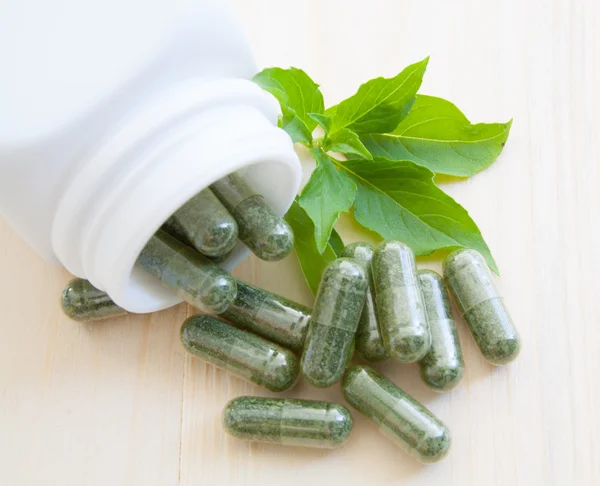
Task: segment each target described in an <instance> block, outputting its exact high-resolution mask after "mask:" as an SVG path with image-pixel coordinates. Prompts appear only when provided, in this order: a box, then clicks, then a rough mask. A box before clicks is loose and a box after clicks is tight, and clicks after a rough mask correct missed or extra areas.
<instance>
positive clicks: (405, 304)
mask: <svg viewBox="0 0 600 486" xmlns="http://www.w3.org/2000/svg"><path fill="white" fill-rule="evenodd" d="M371 269H372V271H373V285H374V287H375V304H376V306H377V315H378V317H379V328H380V330H381V337H382V338H383V345H384V346H385V349H386V350H387V352H388V353H389V355H390V357H391V358H393V359H396V360H398V361H400V362H403V363H409V362H413V361H418V360H420V359H422V358H423V357H424V356H425V355H426V354H427V352H428V351H429V347H430V346H431V335H430V332H429V326H428V325H427V318H426V316H425V306H424V304H423V295H422V293H421V288H420V286H419V281H418V278H417V264H416V261H415V255H414V253H413V251H412V250H411V249H410V247H409V246H407V245H405V244H404V243H401V242H399V241H385V242H383V243H382V244H381V245H380V246H379V248H377V249H376V250H375V253H374V254H373V259H372V260H371Z"/></svg>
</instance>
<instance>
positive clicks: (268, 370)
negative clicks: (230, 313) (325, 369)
mask: <svg viewBox="0 0 600 486" xmlns="http://www.w3.org/2000/svg"><path fill="white" fill-rule="evenodd" d="M181 342H182V343H183V345H184V346H185V348H186V349H187V350H188V351H189V352H190V353H191V354H193V355H194V356H198V357H199V358H202V359H203V360H205V361H208V362H209V363H212V364H214V365H215V366H218V367H219V368H222V369H224V370H227V371H231V372H232V373H233V374H235V375H237V376H239V377H240V378H243V379H245V380H248V381H251V382H253V383H256V384H257V385H260V386H264V387H265V388H267V389H269V390H271V391H274V392H282V391H285V390H289V389H290V388H291V387H292V386H294V384H295V383H296V381H297V379H298V374H299V372H300V368H299V366H298V359H297V358H296V356H295V355H294V353H292V352H291V351H288V350H287V349H285V348H282V347H281V346H278V345H277V344H273V343H271V342H269V341H267V340H265V339H263V338H261V337H259V336H256V335H254V334H251V333H249V332H246V331H242V330H241V329H237V328H235V327H233V326H232V325H230V324H227V323H226V322H223V321H220V320H218V319H215V318H214V317H211V316H192V317H190V318H188V319H187V320H186V321H185V322H184V323H183V326H182V327H181Z"/></svg>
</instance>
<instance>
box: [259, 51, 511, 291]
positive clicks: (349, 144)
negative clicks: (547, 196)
mask: <svg viewBox="0 0 600 486" xmlns="http://www.w3.org/2000/svg"><path fill="white" fill-rule="evenodd" d="M428 62H429V58H426V59H424V60H422V61H420V62H417V63H415V64H412V65H410V66H408V67H407V68H405V69H404V70H403V71H401V72H400V73H399V74H397V75H396V76H394V77H392V78H375V79H372V80H370V81H367V82H366V83H364V84H362V85H361V86H360V87H359V89H358V91H357V92H356V93H355V94H354V95H352V96H351V97H349V98H347V99H346V100H344V101H342V102H341V103H339V104H337V105H335V106H333V107H331V108H328V109H327V110H325V104H324V100H323V95H322V93H321V91H320V89H319V85H318V84H316V83H315V82H314V81H313V80H312V79H311V78H310V77H309V76H308V75H307V74H306V73H305V72H304V71H302V70H301V69H297V68H289V69H282V68H267V69H264V70H263V71H261V72H260V73H258V74H257V75H256V76H255V77H254V79H253V80H254V82H255V83H257V84H258V85H259V86H261V87H262V88H263V89H265V90H267V91H268V92H270V93H271V94H272V95H274V96H275V97H276V98H277V100H278V101H279V103H280V105H281V111H282V115H281V117H280V119H279V125H280V127H281V128H283V129H284V130H285V131H286V132H287V133H288V134H289V135H290V137H291V138H292V140H293V141H294V142H295V143H300V144H302V145H304V146H306V147H307V148H308V149H309V150H310V152H311V154H312V156H313V157H314V158H315V161H316V163H317V166H316V169H315V170H314V171H313V173H312V174H311V177H310V179H309V180H308V182H307V184H306V185H305V186H304V188H303V190H302V192H301V194H300V195H299V196H298V197H297V198H296V201H294V203H293V205H292V207H291V208H290V210H289V211H288V213H287V215H286V220H287V221H288V223H289V224H290V225H291V226H292V227H293V229H294V231H295V235H296V243H295V250H296V255H297V257H298V260H299V262H300V265H301V267H302V271H303V272H304V276H305V277H306V280H307V282H308V285H309V286H310V288H311V290H312V291H313V292H316V289H317V286H318V283H319V280H320V278H321V274H322V272H323V270H324V268H325V267H326V266H327V264H328V263H329V262H331V261H333V260H334V259H335V258H336V257H337V255H338V253H339V251H340V248H341V247H343V242H342V240H341V238H340V237H339V235H338V234H337V233H336V232H335V229H334V227H335V224H336V222H337V220H338V218H339V216H340V214H341V213H351V217H353V218H354V219H355V220H356V221H357V222H358V223H359V224H360V225H361V226H363V227H364V228H367V229H369V230H371V231H374V232H375V233H377V234H378V235H380V236H381V237H382V238H384V239H398V240H402V241H403V242H405V243H406V244H408V245H409V246H410V247H411V248H412V249H413V250H414V252H415V254H417V255H428V254H431V253H433V252H435V251H437V250H440V249H453V248H473V249H475V250H477V251H479V252H480V253H482V254H483V255H484V257H485V259H486V261H487V262H488V264H489V265H490V267H491V269H492V270H493V271H494V272H496V273H498V269H497V266H496V263H495V261H494V259H493V257H492V254H491V252H490V249H489V248H488V246H487V244H486V242H485V240H484V239H483V236H482V235H481V232H480V230H479V228H478V227H477V225H476V224H475V222H474V221H473V220H472V219H471V217H470V216H469V213H468V212H467V211H466V210H465V209H464V208H463V207H462V206H461V205H460V204H458V203H457V202H456V201H455V200H454V199H452V198H451V197H450V196H448V195H447V194H446V193H445V192H444V191H442V190H441V189H440V188H439V187H438V186H437V185H436V184H435V181H434V176H435V174H443V175H450V176H455V177H470V176H472V175H473V174H476V173H477V172H479V171H481V170H483V169H485V168H487V167H489V166H490V165H491V164H492V163H493V162H494V161H495V160H496V159H497V157H498V156H499V155H500V153H501V152H502V149H503V147H504V144H505V143H506V140H507V138H508V134H509V132H510V127H511V123H512V121H509V122H507V123H478V124H472V123H471V122H470V121H469V120H468V119H467V117H466V116H465V115H464V114H463V113H462V112H461V111H460V110H459V109H458V108H457V107H456V106H455V105H454V104H452V103H450V102H449V101H446V100H444V99H442V98H436V97H434V96H427V95H421V94H417V92H418V90H419V88H420V87H421V83H422V80H423V75H424V74H425V70H426V68H427V64H428ZM318 126H319V127H321V129H322V135H321V136H319V137H315V136H314V135H313V134H314V132H315V129H316V128H317V127H318ZM339 154H341V155H342V156H343V158H344V159H345V160H341V157H340V156H339ZM351 209H353V211H350V210H351Z"/></svg>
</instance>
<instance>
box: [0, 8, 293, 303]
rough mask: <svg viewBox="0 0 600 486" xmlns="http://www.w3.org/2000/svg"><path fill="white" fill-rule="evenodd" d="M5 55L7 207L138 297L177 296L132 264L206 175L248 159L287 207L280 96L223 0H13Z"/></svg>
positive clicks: (79, 268)
mask: <svg viewBox="0 0 600 486" xmlns="http://www.w3.org/2000/svg"><path fill="white" fill-rule="evenodd" d="M0 69H1V72H2V74H1V75H0V215H1V216H2V217H4V218H6V219H7V220H8V221H9V222H10V223H11V224H12V225H13V226H14V228H15V229H16V230H17V231H18V232H19V233H20V234H21V235H22V236H23V237H24V238H25V239H26V240H27V241H28V243H29V244H30V245H31V246H32V247H33V248H34V249H35V250H36V251H37V252H38V253H39V254H40V255H42V256H43V257H44V258H45V259H47V260H49V261H53V262H55V263H58V264H62V265H64V267H66V268H67V269H68V270H69V271H70V272H72V273H73V274H75V275H76V276H78V277H81V278H86V279H89V280H90V281H91V282H92V284H93V285H94V286H96V287H98V288H100V289H102V290H105V291H106V292H108V294H109V295H110V296H111V297H112V299H113V300H114V301H115V302H116V303H117V304H118V305H120V306H121V307H123V308H125V309H127V310H129V311H132V312H151V311H155V310H158V309H162V308H165V307H168V306H170V305H173V304H175V303H177V302H179V299H178V298H177V297H175V296H173V295H172V294H171V293H170V292H169V291H167V290H166V289H164V288H163V287H162V286H161V285H160V283H158V281H154V279H153V278H152V277H150V276H149V275H146V273H145V272H144V271H143V270H141V269H138V268H137V267H135V266H134V264H135V260H136V258H137V256H138V254H139V252H140V251H141V249H142V248H143V246H144V244H145V243H146V242H147V241H148V239H149V238H150V237H151V235H152V234H153V233H154V232H155V231H156V230H157V229H158V228H159V227H160V226H161V224H162V223H163V222H164V221H165V220H166V219H167V218H168V216H169V215H170V214H172V213H173V212H175V211H176V210H177V209H178V208H179V207H180V206H182V205H183V204H184V203H185V202H186V201H187V200H189V199H190V198H191V197H193V196H194V195H195V194H197V193H198V192H199V191H200V190H202V189H204V188H205V187H207V186H208V185H209V184H211V183H212V182H214V181H215V180H217V179H219V178H221V177H223V176H225V175H227V174H229V173H231V172H233V171H234V170H238V169H242V171H243V173H244V174H245V177H246V178H247V179H248V180H249V181H250V182H251V183H252V184H253V185H254V186H255V187H256V188H257V189H258V190H259V191H260V192H261V193H262V194H263V195H264V197H265V198H266V200H267V201H268V202H269V203H270V204H271V205H273V206H274V207H275V209H276V210H277V211H278V212H279V213H280V214H283V213H284V212H285V211H286V210H287V208H288V207H289V205H290V204H291V202H292V200H293V197H294V195H295V194H296V191H297V189H298V186H299V184H300V179H301V168H300V163H299V161H298V158H297V156H296V154H295V153H294V150H293V145H292V142H291V140H290V138H289V137H288V136H287V134H286V133H285V132H284V131H283V130H281V129H279V128H277V117H278V114H279V107H278V104H277V102H276V100H275V99H274V98H273V97H271V95H269V94H267V93H266V92H264V91H262V90H261V89H260V88H258V87H257V86H255V85H254V84H253V83H252V82H251V81H250V78H251V77H252V75H254V74H255V72H256V67H255V65H254V62H253V59H252V56H251V54H250V52H249V50H248V47H247V45H246V42H245V40H244V38H243V36H242V35H241V33H240V31H239V29H238V27H237V26H236V24H235V23H234V22H233V21H232V19H231V17H230V14H229V12H228V11H227V9H226V7H224V6H223V2H221V1H219V0H212V1H210V0H86V1H81V0H53V1H51V2H48V1H46V0H4V1H3V2H2V5H1V6H0ZM247 253H248V252H247V250H246V249H245V248H244V247H243V246H242V245H239V246H238V248H236V250H235V251H234V254H233V255H232V256H231V257H230V258H229V260H228V261H227V262H225V264H224V265H225V267H226V268H228V269H231V268H233V267H234V266H235V265H236V264H237V263H239V262H240V261H241V260H242V259H243V258H244V257H245V256H246V255H247Z"/></svg>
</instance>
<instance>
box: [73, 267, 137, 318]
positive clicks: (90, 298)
mask: <svg viewBox="0 0 600 486" xmlns="http://www.w3.org/2000/svg"><path fill="white" fill-rule="evenodd" d="M61 303H62V308H63V311H64V313H65V314H66V315H67V316H69V317H70V318H71V319H74V320H76V321H79V322H86V321H95V320H98V319H108V318H109V317H116V316H120V315H123V314H127V311H126V310H125V309H122V308H121V307H119V306H118V305H117V304H115V303H114V302H113V301H112V300H111V298H110V297H109V296H108V295H107V293H106V292H104V291H102V290H99V289H97V288H96V287H94V286H93V285H92V284H91V283H89V282H88V281H87V280H84V279H82V278H75V279H73V280H71V281H70V282H69V283H68V284H67V286H66V287H65V288H64V290H63V293H62V299H61Z"/></svg>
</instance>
